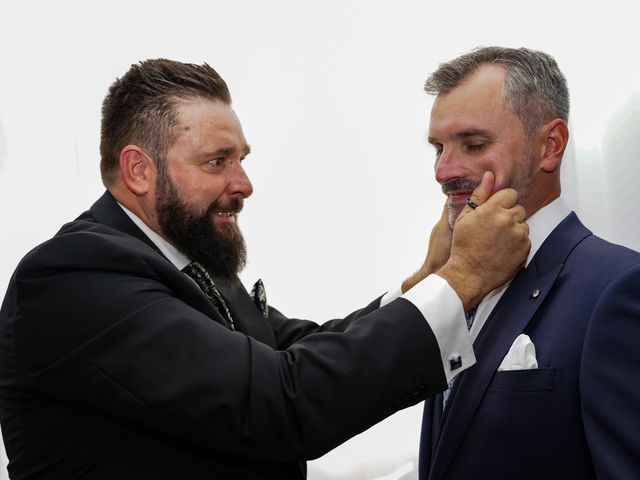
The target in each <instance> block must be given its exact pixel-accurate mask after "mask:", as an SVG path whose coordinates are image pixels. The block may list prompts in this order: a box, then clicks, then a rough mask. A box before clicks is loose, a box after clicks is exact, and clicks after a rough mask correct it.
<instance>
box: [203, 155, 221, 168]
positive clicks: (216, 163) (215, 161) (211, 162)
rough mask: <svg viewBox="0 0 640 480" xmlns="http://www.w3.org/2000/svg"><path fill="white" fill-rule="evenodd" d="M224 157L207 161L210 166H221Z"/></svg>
mask: <svg viewBox="0 0 640 480" xmlns="http://www.w3.org/2000/svg"><path fill="white" fill-rule="evenodd" d="M224 161H225V157H217V158H212V159H211V160H208V161H207V163H208V164H209V165H210V166H212V167H221V166H222V165H224Z"/></svg>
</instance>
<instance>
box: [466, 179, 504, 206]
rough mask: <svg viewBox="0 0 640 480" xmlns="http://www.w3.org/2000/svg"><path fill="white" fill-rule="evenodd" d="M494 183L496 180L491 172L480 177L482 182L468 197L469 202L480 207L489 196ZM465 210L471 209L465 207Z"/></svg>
mask: <svg viewBox="0 0 640 480" xmlns="http://www.w3.org/2000/svg"><path fill="white" fill-rule="evenodd" d="M495 181H496V179H495V177H494V175H493V172H490V171H486V172H484V175H482V180H481V181H480V185H478V186H477V187H476V189H475V190H474V191H473V193H472V194H471V196H470V197H469V200H471V201H472V202H473V203H475V204H476V205H482V204H483V203H484V202H486V201H487V199H488V198H489V197H490V196H491V192H492V191H493V187H494V184H495ZM465 208H471V207H469V206H468V205H467V207H465Z"/></svg>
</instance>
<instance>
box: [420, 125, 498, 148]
mask: <svg viewBox="0 0 640 480" xmlns="http://www.w3.org/2000/svg"><path fill="white" fill-rule="evenodd" d="M492 136H493V135H492V134H491V132H489V130H484V129H482V128H469V129H467V130H462V131H460V132H456V133H455V134H454V135H453V138H454V139H456V140H462V139H465V138H469V137H487V138H491V137H492ZM428 141H429V143H430V144H431V145H433V144H435V143H438V142H437V140H436V139H435V138H434V137H429V138H428Z"/></svg>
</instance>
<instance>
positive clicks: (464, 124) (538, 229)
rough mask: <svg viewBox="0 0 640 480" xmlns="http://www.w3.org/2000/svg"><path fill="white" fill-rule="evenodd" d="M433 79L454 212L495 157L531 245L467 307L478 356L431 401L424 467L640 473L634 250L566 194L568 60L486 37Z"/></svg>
mask: <svg viewBox="0 0 640 480" xmlns="http://www.w3.org/2000/svg"><path fill="white" fill-rule="evenodd" d="M425 89H426V91H427V92H428V93H432V94H435V95H437V96H436V98H435V101H434V104H433V108H432V111H431V121H430V127H429V142H430V143H431V144H432V145H433V147H434V148H435V150H436V160H435V176H436V180H437V181H438V182H439V183H440V184H441V185H442V190H443V192H444V193H445V194H446V195H447V197H448V200H447V205H448V209H449V219H448V220H449V223H450V225H451V226H453V225H454V223H455V221H456V217H457V216H458V214H459V213H460V211H461V210H462V207H464V205H465V200H466V198H467V197H468V195H469V193H470V192H471V191H472V190H473V189H474V188H475V186H476V185H477V183H478V181H479V178H480V175H481V174H482V172H483V171H485V170H491V171H492V172H494V174H495V176H496V187H505V186H510V187H512V188H515V189H516V190H517V191H518V193H519V195H520V199H521V201H522V205H523V206H524V207H525V209H526V212H527V223H528V224H529V228H530V238H531V244H532V245H531V251H530V253H529V257H528V259H527V264H526V268H525V269H523V270H521V271H520V272H519V273H518V274H517V275H516V276H515V277H514V278H513V279H512V280H511V282H510V284H507V285H505V286H504V287H501V288H498V289H497V290H495V291H493V292H491V293H490V294H489V295H487V296H486V297H485V298H484V299H483V300H482V301H481V302H480V303H479V304H478V305H476V306H474V308H472V309H471V310H470V311H469V312H467V313H468V315H467V320H468V324H469V325H470V332H471V336H472V338H473V339H474V348H475V351H476V355H477V361H478V363H477V365H476V366H475V367H474V368H473V369H470V370H467V371H465V372H463V373H461V374H460V375H458V376H457V377H456V378H455V379H454V380H453V382H451V385H450V388H449V389H448V390H447V391H445V393H444V394H443V395H437V396H436V397H435V398H434V399H432V400H428V401H427V402H426V403H425V410H424V418H423V427H422V438H421V446H420V478H421V479H423V480H426V479H429V480H444V479H447V480H455V479H475V480H478V479H491V480H500V479H505V480H506V479H509V480H514V479H519V480H522V479H536V480H540V479H593V478H607V479H631V478H640V383H639V382H638V373H637V371H638V366H639V365H640V254H638V253H637V252H635V251H632V250H629V249H627V248H624V247H621V246H618V245H613V244H611V243H608V242H606V241H605V240H602V239H600V238H598V237H596V236H594V235H593V234H592V233H591V232H590V231H589V230H587V228H585V227H584V226H583V225H582V224H581V223H580V221H579V220H578V218H577V217H576V215H575V213H573V212H570V210H569V208H568V207H567V205H566V204H565V202H564V201H563V199H562V197H561V194H560V192H561V188H560V163H561V160H562V156H563V154H564V151H565V148H566V146H567V141H568V138H569V134H568V128H567V123H568V118H569V93H568V88H567V84H566V80H565V78H564V76H563V74H562V73H561V71H560V70H559V68H558V65H557V64H556V62H555V60H554V59H553V58H552V57H550V56H549V55H547V54H545V53H542V52H537V51H532V50H528V49H523V48H522V49H508V48H498V47H489V48H481V49H477V50H474V51H472V52H470V53H468V54H465V55H462V56H461V57H459V58H456V59H454V60H452V61H450V62H448V63H445V64H442V65H441V66H440V67H439V68H438V70H437V71H436V72H435V73H433V74H432V75H431V76H430V77H429V78H428V80H427V82H426V87H425ZM620 174H621V175H624V172H620ZM479 208H480V207H479ZM630 221H636V219H630ZM442 243H443V244H445V245H446V238H444V241H443V242H442ZM443 250H446V248H444V249H443Z"/></svg>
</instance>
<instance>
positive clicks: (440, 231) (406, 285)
mask: <svg viewBox="0 0 640 480" xmlns="http://www.w3.org/2000/svg"><path fill="white" fill-rule="evenodd" d="M448 219H449V208H448V206H447V203H446V202H445V205H444V208H443V209H442V215H441V216H440V220H438V223H436V224H435V225H434V226H433V229H432V230H431V235H430V236H429V250H428V252H427V258H426V259H425V261H424V263H423V264H422V266H421V267H420V270H418V271H417V272H416V273H414V274H413V275H412V276H411V277H409V278H408V279H406V280H405V281H404V282H403V283H402V291H403V292H406V291H407V290H409V289H410V288H411V287H413V286H414V285H416V284H417V283H418V282H419V281H421V280H423V279H424V278H426V277H427V276H429V275H431V274H432V273H434V272H436V271H437V270H439V269H440V268H441V267H442V266H443V265H444V264H445V263H446V262H447V260H448V259H449V252H450V251H451V238H452V235H453V232H452V230H451V227H449V221H448Z"/></svg>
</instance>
